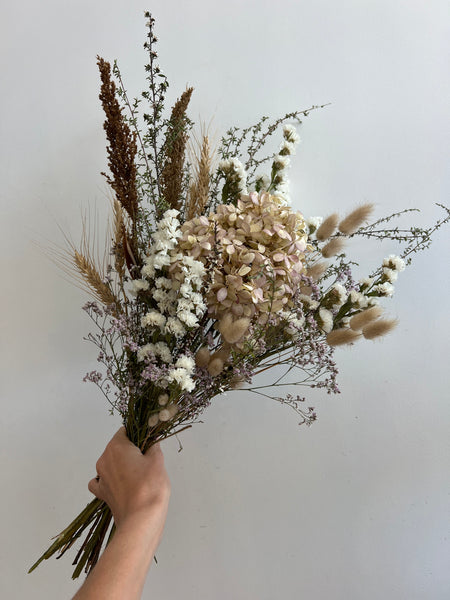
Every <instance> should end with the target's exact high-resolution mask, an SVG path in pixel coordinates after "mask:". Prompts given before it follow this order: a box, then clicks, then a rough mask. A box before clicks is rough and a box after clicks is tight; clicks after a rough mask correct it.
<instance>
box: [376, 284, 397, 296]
mask: <svg viewBox="0 0 450 600" xmlns="http://www.w3.org/2000/svg"><path fill="white" fill-rule="evenodd" d="M375 290H376V291H377V292H378V294H379V295H380V296H393V295H394V291H395V290H394V286H393V285H392V284H390V283H379V284H378V285H376V286H375Z"/></svg>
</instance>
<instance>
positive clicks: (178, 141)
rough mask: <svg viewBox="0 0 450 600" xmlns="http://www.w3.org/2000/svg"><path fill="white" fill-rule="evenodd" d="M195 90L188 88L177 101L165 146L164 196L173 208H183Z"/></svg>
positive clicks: (162, 180) (170, 120) (168, 127)
mask: <svg viewBox="0 0 450 600" xmlns="http://www.w3.org/2000/svg"><path fill="white" fill-rule="evenodd" d="M192 92H193V88H188V89H187V90H186V91H185V92H183V94H182V95H181V97H180V98H179V99H178V100H177V101H176V103H175V105H174V107H173V109H172V114H171V116H170V119H169V122H168V126H167V132H166V140H165V143H164V146H165V162H164V167H163V171H162V173H161V185H162V190H161V191H162V195H163V197H164V200H165V201H166V202H167V204H168V205H169V206H171V207H172V208H176V209H177V210H179V209H180V208H181V197H180V196H181V190H182V182H183V164H184V155H185V150H186V141H187V127H188V125H189V123H190V122H189V120H188V118H187V116H186V110H187V107H188V104H189V100H190V99H191V95H192Z"/></svg>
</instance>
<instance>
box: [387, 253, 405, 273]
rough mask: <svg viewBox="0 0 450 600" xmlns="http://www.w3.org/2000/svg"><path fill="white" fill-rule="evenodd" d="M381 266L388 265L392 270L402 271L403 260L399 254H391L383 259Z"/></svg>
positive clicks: (403, 267) (403, 266)
mask: <svg viewBox="0 0 450 600" xmlns="http://www.w3.org/2000/svg"><path fill="white" fill-rule="evenodd" d="M383 267H388V268H389V269H393V270H394V271H403V270H404V269H405V261H404V260H403V258H400V256H396V255H395V254H391V255H390V256H388V257H387V258H385V259H384V260H383Z"/></svg>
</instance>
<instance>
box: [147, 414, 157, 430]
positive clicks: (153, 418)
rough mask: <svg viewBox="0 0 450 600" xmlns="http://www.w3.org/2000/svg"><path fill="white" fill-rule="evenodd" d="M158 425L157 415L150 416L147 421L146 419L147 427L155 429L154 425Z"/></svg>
mask: <svg viewBox="0 0 450 600" xmlns="http://www.w3.org/2000/svg"><path fill="white" fill-rule="evenodd" d="M158 423H159V417H158V415H157V414H156V415H150V417H149V419H148V426H149V427H156V425H158Z"/></svg>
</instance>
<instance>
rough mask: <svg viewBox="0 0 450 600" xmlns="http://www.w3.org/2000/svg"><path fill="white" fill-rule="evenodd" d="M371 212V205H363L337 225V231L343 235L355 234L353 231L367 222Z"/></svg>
mask: <svg viewBox="0 0 450 600" xmlns="http://www.w3.org/2000/svg"><path fill="white" fill-rule="evenodd" d="M372 212H373V204H363V205H362V206H359V207H358V208H356V209H355V210H353V211H352V212H351V213H350V214H348V215H347V216H346V217H345V219H343V220H342V221H341V222H340V223H339V225H338V229H339V231H340V232H341V233H344V234H345V235H351V234H352V233H355V231H356V230H357V229H358V228H359V227H361V225H362V224H363V223H365V222H366V221H367V219H368V218H369V217H370V215H371V214H372Z"/></svg>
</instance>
